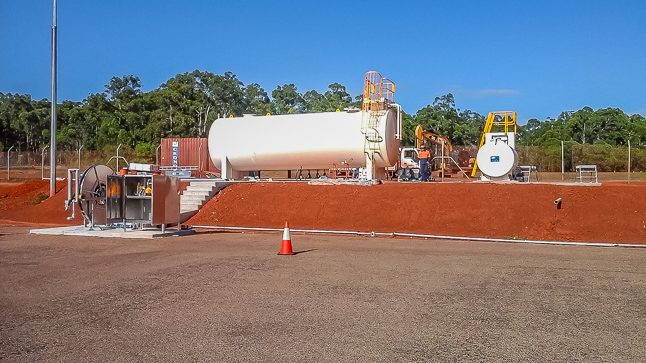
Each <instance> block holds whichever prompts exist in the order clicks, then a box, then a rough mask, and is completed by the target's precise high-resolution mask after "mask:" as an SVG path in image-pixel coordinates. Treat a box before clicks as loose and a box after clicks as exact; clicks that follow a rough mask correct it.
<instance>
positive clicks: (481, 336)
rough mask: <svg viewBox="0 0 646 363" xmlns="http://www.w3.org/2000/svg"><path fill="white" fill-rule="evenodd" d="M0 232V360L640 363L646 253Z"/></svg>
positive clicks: (644, 347)
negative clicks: (287, 244)
mask: <svg viewBox="0 0 646 363" xmlns="http://www.w3.org/2000/svg"><path fill="white" fill-rule="evenodd" d="M293 240H294V249H295V250H296V251H300V252H301V253H299V254H297V255H296V256H277V255H276V252H277V250H278V248H279V245H280V235H278V234H228V233H205V234H198V235H194V236H189V237H181V238H168V239H161V240H119V239H93V240H88V239H84V238H79V237H50V236H30V235H27V234H26V230H25V229H22V228H8V227H4V228H0V360H7V361H65V362H105V361H112V362H127V361H150V362H159V361H182V362H184V361H212V362H240V361H261V362H302V361H335V362H336V361H347V362H420V361H442V362H444V361H510V362H516V361H555V362H559V361H563V362H566V361H567V362H572V361H585V362H594V361H620V362H626V361H644V357H645V356H646V344H644V342H645V341H646V249H628V248H601V247H573V246H542V245H524V244H502V243H476V242H448V241H431V240H428V241H425V240H406V239H386V238H383V239H382V238H359V237H332V236H305V235H293Z"/></svg>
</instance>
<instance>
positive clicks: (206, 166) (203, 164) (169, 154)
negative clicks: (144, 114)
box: [159, 137, 220, 177]
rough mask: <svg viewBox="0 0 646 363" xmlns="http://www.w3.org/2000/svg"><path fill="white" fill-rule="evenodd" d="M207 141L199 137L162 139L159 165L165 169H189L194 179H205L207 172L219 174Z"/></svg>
mask: <svg viewBox="0 0 646 363" xmlns="http://www.w3.org/2000/svg"><path fill="white" fill-rule="evenodd" d="M207 140H208V139H207V138H197V137H177V138H165V139H161V147H160V149H161V150H160V153H159V154H160V155H159V165H160V166H161V167H162V168H163V169H168V168H173V169H189V170H191V175H192V176H193V177H204V176H205V173H204V172H205V171H207V172H219V171H220V170H219V169H218V168H216V167H215V165H213V162H212V161H211V158H209V147H208V141H207Z"/></svg>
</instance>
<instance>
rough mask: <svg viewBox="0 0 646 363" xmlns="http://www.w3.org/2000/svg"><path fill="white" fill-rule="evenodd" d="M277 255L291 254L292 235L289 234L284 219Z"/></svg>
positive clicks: (292, 252)
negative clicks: (281, 239) (281, 241)
mask: <svg viewBox="0 0 646 363" xmlns="http://www.w3.org/2000/svg"><path fill="white" fill-rule="evenodd" d="M278 254H279V255H293V254H294V251H292V237H290V236H289V225H288V224H287V221H285V229H284V230H283V243H282V244H281V245H280V252H278Z"/></svg>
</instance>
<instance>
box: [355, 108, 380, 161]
mask: <svg viewBox="0 0 646 363" xmlns="http://www.w3.org/2000/svg"><path fill="white" fill-rule="evenodd" d="M385 114H386V111H366V112H363V116H362V120H361V133H362V134H363V135H364V137H365V142H364V151H365V152H374V153H377V154H379V153H380V151H381V149H380V143H381V142H382V141H384V137H383V136H381V134H379V122H380V120H381V118H382V117H383V116H384V115H385Z"/></svg>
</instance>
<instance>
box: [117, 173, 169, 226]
mask: <svg viewBox="0 0 646 363" xmlns="http://www.w3.org/2000/svg"><path fill="white" fill-rule="evenodd" d="M178 191H179V179H178V178H175V177H169V176H166V175H141V174H138V175H110V176H108V179H107V191H106V207H107V208H106V209H107V211H106V212H107V223H108V224H111V225H115V224H116V223H123V227H124V228H125V226H126V223H132V224H139V225H142V226H143V225H161V226H162V229H164V228H165V227H166V225H168V224H178V225H179V219H180V211H179V200H180V199H179V193H178Z"/></svg>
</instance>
